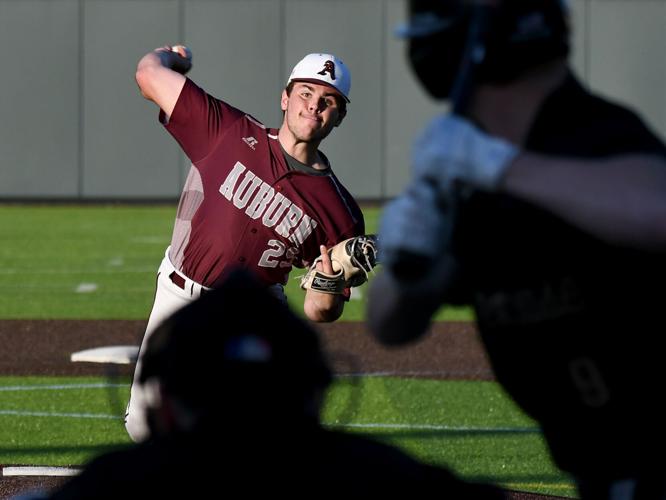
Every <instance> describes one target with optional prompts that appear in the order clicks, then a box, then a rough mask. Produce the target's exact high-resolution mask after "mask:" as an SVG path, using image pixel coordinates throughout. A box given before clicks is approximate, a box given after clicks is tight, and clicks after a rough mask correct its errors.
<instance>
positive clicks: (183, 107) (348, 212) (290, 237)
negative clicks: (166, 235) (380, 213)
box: [161, 79, 365, 287]
mask: <svg viewBox="0 0 666 500" xmlns="http://www.w3.org/2000/svg"><path fill="white" fill-rule="evenodd" d="M161 118H162V120H163V119H164V116H163V114H162V116H161ZM163 121H164V120H163ZM165 127H166V129H167V130H168V131H169V132H170V133H171V134H172V135H173V136H174V138H175V139H176V140H177V141H178V143H179V144H180V146H181V147H182V148H183V151H184V152H185V154H186V155H187V156H188V157H189V159H190V160H191V161H192V167H191V169H190V172H189V175H188V178H187V181H186V183H185V187H184V189H183V193H182V195H181V199H180V204H179V206H178V214H177V216H176V223H175V227H174V233H173V237H172V241H171V251H170V255H169V257H170V259H171V262H172V263H173V264H174V266H175V267H176V268H177V269H178V270H179V271H181V272H182V273H183V274H185V275H186V276H187V277H189V278H190V279H193V280H194V281H197V282H199V283H201V284H203V285H205V286H208V287H215V285H216V283H219V282H220V280H221V279H222V278H223V277H224V276H225V274H226V272H228V271H229V270H230V269H231V268H233V267H238V266H240V267H244V268H247V269H250V270H251V271H253V272H255V273H256V274H257V276H258V277H259V278H260V279H262V280H263V281H264V282H266V283H267V284H273V283H282V284H284V283H286V281H287V278H288V275H289V272H290V271H291V269H292V266H297V267H305V266H307V265H309V263H311V262H312V261H313V260H314V259H315V258H316V257H317V256H318V255H319V254H320V251H319V245H326V246H328V247H330V246H332V245H334V244H335V243H338V242H340V241H342V240H344V239H346V238H350V237H352V236H356V235H359V234H363V233H364V232H365V226H364V221H363V215H362V213H361V210H360V208H359V207H358V204H357V203H356V202H355V200H354V199H353V197H352V196H351V195H350V194H349V192H348V191H347V190H346V189H345V188H344V187H343V186H342V184H341V183H340V181H338V179H337V178H336V176H335V175H334V174H333V172H332V171H331V169H330V168H329V169H326V170H323V171H315V170H312V171H311V172H306V171H303V170H300V169H290V168H289V166H288V163H287V161H286V159H285V156H284V152H283V150H282V147H281V146H280V143H279V141H278V137H277V133H278V131H277V130H276V129H269V128H266V127H265V126H264V125H263V124H262V123H260V122H259V121H257V120H256V119H255V118H253V117H252V116H250V115H248V114H246V113H243V112H242V111H240V110H238V109H236V108H234V107H232V106H230V105H229V104H227V103H225V102H223V101H220V100H219V99H216V98H214V97H212V96H211V95H209V94H207V93H206V92H205V91H203V90H202V89H201V88H199V87H198V86H197V85H195V84H194V83H193V82H192V81H191V80H189V79H187V81H186V83H185V86H184V87H183V90H182V91H181V93H180V96H179V97H178V101H177V103H176V106H175V108H174V110H173V113H172V115H171V117H170V118H169V120H168V123H166V124H165Z"/></svg>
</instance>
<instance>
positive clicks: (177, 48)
mask: <svg viewBox="0 0 666 500" xmlns="http://www.w3.org/2000/svg"><path fill="white" fill-rule="evenodd" d="M171 52H175V53H176V54H178V55H179V56H180V57H184V58H185V59H188V60H190V61H191V60H192V51H191V50H190V49H188V48H187V47H185V45H173V46H172V47H171Z"/></svg>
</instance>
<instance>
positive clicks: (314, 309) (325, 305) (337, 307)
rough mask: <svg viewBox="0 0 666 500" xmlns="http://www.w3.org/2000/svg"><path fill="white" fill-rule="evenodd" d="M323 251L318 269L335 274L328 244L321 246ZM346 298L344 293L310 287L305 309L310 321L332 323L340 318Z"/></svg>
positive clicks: (306, 294)
mask: <svg viewBox="0 0 666 500" xmlns="http://www.w3.org/2000/svg"><path fill="white" fill-rule="evenodd" d="M319 250H320V252H321V262H319V263H318V264H317V269H319V270H320V271H323V272H324V273H327V274H333V264H332V263H331V257H330V255H328V249H327V248H326V246H324V245H321V246H320V247H319ZM344 307H345V299H344V298H343V296H342V295H338V294H330V293H321V292H317V291H314V290H312V289H310V288H308V289H307V290H306V291H305V302H304V303H303V311H304V312H305V316H306V317H307V318H308V319H309V320H310V321H316V322H318V323H330V322H331V321H335V320H336V319H338V318H339V317H340V316H341V315H342V312H343V310H344Z"/></svg>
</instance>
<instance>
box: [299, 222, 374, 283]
mask: <svg viewBox="0 0 666 500" xmlns="http://www.w3.org/2000/svg"><path fill="white" fill-rule="evenodd" d="M328 254H329V255H330V257H331V264H332V265H333V274H328V273H325V272H323V271H319V270H318V269H317V263H318V262H320V261H321V256H320V257H317V258H316V259H315V261H314V262H313V263H312V265H311V266H310V268H309V270H308V272H307V273H306V274H305V276H303V277H302V279H301V288H302V289H303V290H307V289H312V290H315V291H317V292H322V293H331V294H342V293H344V290H345V288H349V287H356V286H360V285H362V284H363V283H365V282H366V281H368V276H369V273H370V272H372V270H373V268H374V267H375V266H376V265H377V263H378V259H377V236H376V235H374V234H368V235H364V236H355V237H354V238H349V239H346V240H344V241H341V242H340V243H338V244H337V245H335V246H333V247H331V248H329V249H328Z"/></svg>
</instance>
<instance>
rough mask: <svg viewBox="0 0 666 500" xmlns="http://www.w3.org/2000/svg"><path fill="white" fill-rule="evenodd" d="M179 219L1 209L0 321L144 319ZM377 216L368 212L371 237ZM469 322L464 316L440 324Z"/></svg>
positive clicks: (124, 209)
mask: <svg viewBox="0 0 666 500" xmlns="http://www.w3.org/2000/svg"><path fill="white" fill-rule="evenodd" d="M175 213H176V207H175V205H173V206H172V205H163V206H123V205H108V206H85V207H80V206H20V205H7V206H0V228H2V232H3V235H4V238H3V245H2V246H0V262H2V266H0V318H5V319H7V318H15V319H20V318H32V319H146V318H147V317H148V314H149V313H150V308H151V305H152V298H153V292H154V287H155V273H156V272H157V268H158V266H159V263H160V262H161V260H162V258H163V256H164V250H165V249H166V247H167V246H168V245H169V243H170V241H171V230H172V227H173V220H174V217H175ZM379 214H380V210H379V209H378V208H370V209H367V210H365V215H366V219H367V221H366V224H367V231H368V232H375V231H376V230H377V221H378V218H379ZM303 273H304V271H302V270H300V269H294V271H292V273H291V277H290V279H289V282H288V284H287V288H286V292H287V296H288V298H289V303H290V305H291V306H292V308H293V309H294V310H295V311H297V312H298V313H299V314H301V313H302V309H303V298H304V294H303V291H302V290H300V288H299V285H298V282H299V280H298V279H297V277H298V276H299V275H300V274H303ZM367 290H368V286H367V285H365V286H363V287H360V288H359V289H358V290H357V292H358V293H357V295H358V296H360V297H361V298H360V300H351V301H350V302H349V303H348V304H347V306H346V307H345V312H344V314H343V316H342V318H341V320H342V321H360V320H362V319H363V315H364V310H365V304H366V295H367ZM471 317H472V316H471V313H470V312H469V310H467V309H464V308H461V309H450V310H447V311H445V312H443V313H440V314H439V315H437V316H436V320H450V319H459V320H469V319H471Z"/></svg>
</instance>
